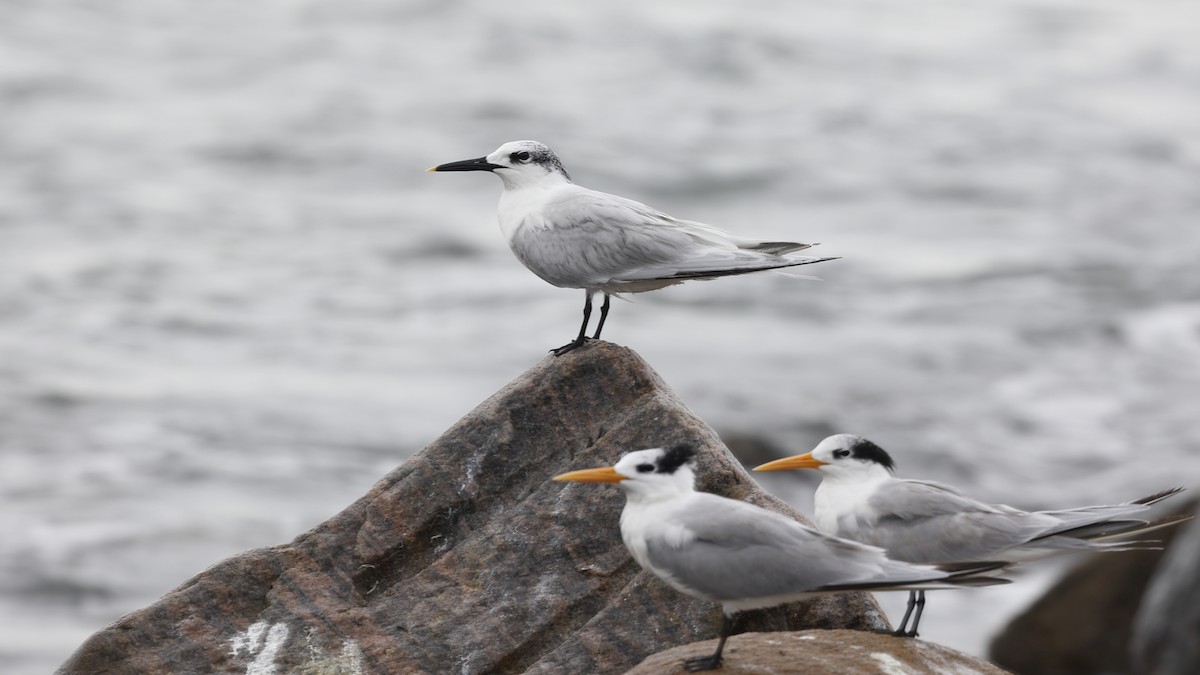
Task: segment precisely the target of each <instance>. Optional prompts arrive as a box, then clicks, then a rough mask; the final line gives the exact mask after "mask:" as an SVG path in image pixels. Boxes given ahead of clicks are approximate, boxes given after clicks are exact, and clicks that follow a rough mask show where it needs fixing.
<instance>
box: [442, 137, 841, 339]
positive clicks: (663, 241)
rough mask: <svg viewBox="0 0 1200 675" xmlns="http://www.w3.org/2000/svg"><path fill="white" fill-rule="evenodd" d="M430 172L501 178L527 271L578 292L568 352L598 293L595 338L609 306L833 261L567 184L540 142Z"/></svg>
mask: <svg viewBox="0 0 1200 675" xmlns="http://www.w3.org/2000/svg"><path fill="white" fill-rule="evenodd" d="M429 171H433V172H444V171H489V172H491V173H494V174H496V175H497V176H499V177H500V180H501V181H503V183H504V192H503V193H501V195H500V206H499V208H498V215H499V219H500V229H501V230H503V231H504V234H505V236H506V237H507V238H508V245H509V247H510V248H511V249H512V252H513V253H514V254H516V256H517V259H518V260H520V261H521V262H522V263H523V264H524V265H525V267H528V268H529V270H530V271H531V272H533V273H534V274H536V275H538V276H539V277H541V278H542V279H543V280H544V281H546V282H547V283H550V284H553V285H555V286H558V287H560V288H581V289H583V292H584V304H583V325H582V326H580V328H579V335H578V336H577V337H576V338H575V339H574V340H573V341H571V342H569V343H567V344H565V345H563V346H561V347H558V348H557V349H554V350H552V351H553V352H554V353H555V355H561V354H565V353H566V352H568V351H570V350H572V349H575V348H576V347H579V346H581V345H583V344H584V342H585V341H586V340H587V339H588V338H587V336H586V334H587V327H588V321H589V319H590V318H591V315H592V296H593V295H595V294H596V293H603V294H604V304H603V305H602V306H601V307H600V321H599V323H598V324H597V326H596V332H595V334H594V335H593V336H592V338H591V339H599V337H600V331H602V330H603V329H604V320H605V319H607V318H608V307H609V300H610V297H611V296H612V295H615V294H620V293H642V292H644V291H653V290H656V289H659V288H663V287H665V286H671V285H674V284H678V283H682V282H684V281H689V280H692V279H715V278H717V277H724V276H730V275H734V274H748V273H750V272H758V271H760V270H772V269H779V268H783V267H795V266H796V265H809V264H812V263H818V262H823V261H826V260H833V259H834V258H817V257H812V256H793V255H787V254H790V253H793V252H795V251H800V250H803V249H806V248H809V247H811V246H813V245H814V244H802V243H799V242H791V241H760V240H757V239H747V238H744V237H737V236H734V235H732V234H729V233H727V232H724V231H722V230H719V229H717V228H715V227H712V226H710V225H705V224H703V223H697V222H693V221H690V220H680V219H678V218H673V217H671V216H669V215H667V214H665V213H663V212H662V211H659V210H657V209H654V208H651V207H649V206H646V205H645V204H642V203H639V202H635V201H633V200H632V199H625V198H624V197H618V196H616V195H610V194H607V193H604V192H597V191H595V190H589V189H587V188H585V187H580V186H578V185H576V184H575V183H573V182H571V177H570V176H569V175H568V174H567V170H566V169H564V168H563V165H562V162H560V161H559V160H558V157H557V156H555V154H554V152H553V151H551V150H550V148H548V147H546V146H545V145H543V144H541V143H538V142H537V141H512V142H509V143H505V144H504V145H501V146H500V147H499V148H497V149H496V150H495V151H494V152H492V153H491V154H490V155H487V156H485V157H479V158H477V159H468V160H463V161H461V162H449V163H447V164H439V165H438V166H435V167H431V168H430V169H429Z"/></svg>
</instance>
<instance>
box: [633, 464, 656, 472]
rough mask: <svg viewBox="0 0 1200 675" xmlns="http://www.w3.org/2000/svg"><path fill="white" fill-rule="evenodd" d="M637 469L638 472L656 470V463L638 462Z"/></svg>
mask: <svg viewBox="0 0 1200 675" xmlns="http://www.w3.org/2000/svg"><path fill="white" fill-rule="evenodd" d="M637 470H638V473H650V472H651V471H653V470H654V465H653V464H638V465H637Z"/></svg>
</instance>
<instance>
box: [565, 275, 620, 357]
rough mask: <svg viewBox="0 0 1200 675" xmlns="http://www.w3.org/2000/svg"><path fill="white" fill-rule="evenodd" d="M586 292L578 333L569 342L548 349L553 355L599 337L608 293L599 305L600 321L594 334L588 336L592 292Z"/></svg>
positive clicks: (602, 326)
mask: <svg viewBox="0 0 1200 675" xmlns="http://www.w3.org/2000/svg"><path fill="white" fill-rule="evenodd" d="M586 293H587V295H586V296H584V301H583V325H581V326H580V327H579V335H578V336H576V337H575V339H574V340H572V341H571V342H568V343H567V344H565V345H563V346H561V347H556V348H554V349H551V350H550V351H552V352H554V355H555V356H562V355H563V354H566V353H567V352H569V351H571V350H573V349H576V348H578V347H582V346H583V345H584V344H586V343H587V341H588V340H599V339H600V331H602V330H604V320H605V319H607V318H608V307H609V295H608V293H605V294H604V304H603V305H601V306H600V323H599V324H598V325H597V326H596V334H595V335H593V336H592V337H590V338H589V337H588V336H587V326H588V321H589V320H591V318H592V294H591V292H590V291H588V292H586Z"/></svg>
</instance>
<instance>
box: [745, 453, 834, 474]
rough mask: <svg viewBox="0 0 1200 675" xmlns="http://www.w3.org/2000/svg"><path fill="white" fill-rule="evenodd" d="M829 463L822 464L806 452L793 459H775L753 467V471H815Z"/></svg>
mask: <svg viewBox="0 0 1200 675" xmlns="http://www.w3.org/2000/svg"><path fill="white" fill-rule="evenodd" d="M828 463H829V462H822V461H821V460H819V459H813V456H812V453H811V452H806V453H804V454H803V455H796V456H794V457H784V458H783V459H777V460H775V461H774V462H767V463H766V464H763V465H761V466H756V467H754V470H755V471H790V470H792V469H816V468H819V467H822V466H825V465H826V464H828Z"/></svg>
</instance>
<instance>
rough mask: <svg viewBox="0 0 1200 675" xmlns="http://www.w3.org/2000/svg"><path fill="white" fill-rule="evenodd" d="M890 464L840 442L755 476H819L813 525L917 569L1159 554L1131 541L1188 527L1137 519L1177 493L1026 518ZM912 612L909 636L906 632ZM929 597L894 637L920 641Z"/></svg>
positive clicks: (844, 439) (878, 454)
mask: <svg viewBox="0 0 1200 675" xmlns="http://www.w3.org/2000/svg"><path fill="white" fill-rule="evenodd" d="M894 468H895V463H894V462H893V461H892V458H891V456H890V455H889V454H888V453H887V452H886V451H885V450H884V449H883V448H881V447H879V446H878V445H876V444H874V443H872V442H871V441H869V440H867V439H865V438H862V437H861V436H855V435H852V434H837V435H834V436H830V437H828V438H826V439H825V440H823V441H821V442H820V443H819V444H818V445H817V447H816V448H814V449H813V451H812V452H809V453H806V454H803V455H796V456H794V457H787V458H784V459H779V460H776V461H774V462H768V463H766V464H763V465H762V466H759V467H756V468H755V469H754V470H755V471H782V470H787V469H818V470H820V471H821V474H822V476H821V484H820V486H818V487H817V491H816V495H815V496H814V500H813V501H814V514H813V517H814V520H816V523H817V527H818V528H820V530H821V531H822V532H827V533H829V534H833V535H837V536H839V537H845V538H847V539H853V540H855V541H859V542H862V543H864V544H870V545H872V546H879V547H881V548H883V549H885V550H886V551H887V554H888V556H889V557H891V558H894V559H896V560H905V561H908V562H913V563H925V562H934V561H939V562H946V561H954V560H979V559H985V558H986V559H988V560H1004V561H1008V562H1014V563H1015V562H1025V561H1029V560H1035V559H1037V558H1043V557H1046V556H1050V555H1055V554H1059V553H1069V552H1071V551H1124V550H1131V549H1145V548H1153V547H1154V544H1156V543H1157V542H1153V541H1144V540H1133V541H1131V540H1128V539H1125V538H1126V537H1130V536H1134V535H1138V534H1142V533H1145V532H1149V531H1151V530H1155V529H1158V528H1160V527H1165V526H1167V525H1173V524H1175V523H1178V522H1181V521H1184V520H1188V519H1190V518H1191V516H1170V517H1167V518H1164V519H1160V520H1157V521H1153V522H1151V521H1146V520H1143V519H1141V518H1132V517H1131V516H1133V515H1134V514H1138V513H1141V512H1143V511H1145V510H1147V509H1149V508H1150V505H1151V504H1155V503H1157V502H1160V501H1162V500H1164V499H1166V498H1168V497H1171V496H1173V495H1176V494H1178V493H1180V492H1182V490H1183V488H1172V489H1169V490H1164V491H1163V492H1159V493H1157V494H1153V495H1150V496H1148V497H1143V498H1141V499H1136V500H1134V501H1131V502H1126V503H1124V504H1112V505H1104V506H1083V507H1079V508H1074V509H1064V510H1061V511H1022V510H1021V509H1016V508H1013V507H1011V506H1005V505H1003V504H986V503H984V502H981V501H978V500H976V499H972V498H971V497H968V496H967V495H965V494H963V493H962V492H960V491H958V490H956V489H955V488H953V487H950V486H949V485H943V484H941V483H935V482H931V481H923V480H910V479H901V478H895V477H893V476H892V471H893V470H894ZM914 605H915V606H916V608H917V614H916V616H915V617H914V619H913V626H912V629H911V630H909V631H906V630H905V626H906V625H907V624H908V619H909V615H910V614H911V613H912V611H913V607H914ZM924 606H925V597H924V594H923V593H920V594H917V593H914V595H912V596H910V598H909V603H908V608H907V610H906V611H905V612H904V619H903V620H902V621H901V623H900V628H899V629H898V630H897V631H896V632H897V634H898V635H907V636H909V637H912V636H915V635H916V634H917V625H918V624H919V623H920V622H921V612H922V611H923V610H924Z"/></svg>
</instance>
